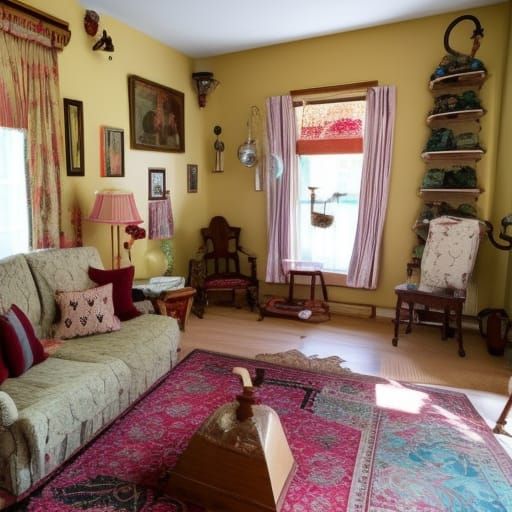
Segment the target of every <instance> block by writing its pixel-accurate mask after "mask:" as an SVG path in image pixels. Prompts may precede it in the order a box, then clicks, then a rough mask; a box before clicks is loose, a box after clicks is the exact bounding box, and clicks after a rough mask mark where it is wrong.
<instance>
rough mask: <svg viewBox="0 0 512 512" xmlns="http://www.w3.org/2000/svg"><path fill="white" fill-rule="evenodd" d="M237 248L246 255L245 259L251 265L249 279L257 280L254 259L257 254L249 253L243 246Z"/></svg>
mask: <svg viewBox="0 0 512 512" xmlns="http://www.w3.org/2000/svg"><path fill="white" fill-rule="evenodd" d="M238 250H239V251H240V252H241V253H242V254H245V255H246V256H247V259H248V260H249V264H250V265H251V279H252V280H253V281H257V280H258V277H257V272H256V259H257V256H256V255H255V254H254V253H251V252H249V251H247V250H246V249H244V248H243V247H240V246H239V247H238Z"/></svg>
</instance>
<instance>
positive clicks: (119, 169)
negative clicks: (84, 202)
mask: <svg viewBox="0 0 512 512" xmlns="http://www.w3.org/2000/svg"><path fill="white" fill-rule="evenodd" d="M100 137H101V139H100V154H101V176H103V177H108V178H123V177H124V130H123V129H122V128H112V127H111V126H102V127H101V135H100Z"/></svg>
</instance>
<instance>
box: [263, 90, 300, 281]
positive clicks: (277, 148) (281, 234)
mask: <svg viewBox="0 0 512 512" xmlns="http://www.w3.org/2000/svg"><path fill="white" fill-rule="evenodd" d="M266 104H267V137H268V155H269V163H268V165H267V169H268V172H267V187H266V190H267V225H268V256H267V272H266V277H265V279H266V281H267V282H271V283H283V282H284V281H285V279H284V274H283V271H282V266H281V262H282V260H283V259H288V258H291V257H292V255H293V236H292V231H293V226H295V205H296V202H295V200H294V198H295V197H296V194H297V192H296V189H297V155H296V152H295V145H296V137H297V130H296V126H295V113H294V110H293V104H292V98H291V96H273V97H271V98H267V102H266ZM281 170H282V172H281Z"/></svg>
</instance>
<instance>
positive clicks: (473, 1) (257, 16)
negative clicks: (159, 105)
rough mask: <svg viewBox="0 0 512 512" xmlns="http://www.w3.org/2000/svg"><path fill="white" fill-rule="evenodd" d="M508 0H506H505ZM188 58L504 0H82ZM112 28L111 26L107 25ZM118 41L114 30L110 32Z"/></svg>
mask: <svg viewBox="0 0 512 512" xmlns="http://www.w3.org/2000/svg"><path fill="white" fill-rule="evenodd" d="M502 1H505V0H502ZM80 2H81V4H82V5H83V6H84V7H85V8H87V9H93V10H95V11H97V12H98V13H99V14H100V16H101V14H102V13H105V14H109V15H110V16H112V17H114V18H116V19H118V20H121V21H123V22H125V23H126V24H127V25H130V26H131V27H134V28H137V29H139V30H141V31H142V32H144V33H146V34H148V35H150V36H151V37H153V38H155V39H157V40H159V41H162V42H163V43H165V44H166V45H168V46H171V47H173V48H175V49H177V50H179V51H181V52H182V53H184V54H185V55H188V56H190V57H196V58H200V57H210V56H213V55H220V54H223V53H231V52H235V51H240V50H247V49H250V48H258V47H261V46H268V45H272V44H277V43H283V42H288V41H296V40H299V39H307V38H310V37H316V36H322V35H327V34H333V33H336V32H343V31H348V30H355V29H360V28H364V27H371V26H374V25H382V24H385V23H392V22H396V21H403V20H408V19H413V18H421V17H423V16H430V15H433V14H440V13H443V12H450V11H456V10H463V9H469V8H471V7H477V6H482V5H490V4H496V3H500V0H387V1H386V0H253V1H251V2H249V1H247V0H80ZM107 28H108V27H107ZM112 37H113V39H114V43H115V34H112Z"/></svg>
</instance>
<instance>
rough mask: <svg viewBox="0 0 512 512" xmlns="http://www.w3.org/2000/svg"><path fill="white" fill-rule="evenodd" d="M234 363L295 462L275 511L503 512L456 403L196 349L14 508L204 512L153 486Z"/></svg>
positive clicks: (396, 386) (215, 400)
mask: <svg viewBox="0 0 512 512" xmlns="http://www.w3.org/2000/svg"><path fill="white" fill-rule="evenodd" d="M234 366H245V367H246V368H248V369H249V371H250V372H251V374H252V375H254V370H255V368H256V367H259V368H265V370H266V372H265V378H264V381H263V384H262V386H261V388H260V389H259V391H258V397H259V399H260V400H261V402H262V403H264V404H266V405H269V406H271V407H272V408H274V409H275V410H276V411H277V413H278V414H279V416H280V418H281V421H282V423H283V427H284V429H285V432H286V433H287V437H288V440H289V443H290V447H291V450H292V452H293V455H294V457H295V459H296V462H297V465H298V471H297V473H296V475H295V477H294V479H293V481H292V484H291V486H290V489H289V491H288V495H287V497H286V500H285V503H284V505H283V508H282V510H283V511H285V512H342V511H354V512H362V511H386V512H389V511H421V512H433V511H450V512H453V511H461V512H462V511H484V510H485V511H494V512H497V511H502V512H506V511H511V510H512V460H511V459H510V458H509V457H508V456H507V455H506V454H505V452H504V451H503V449H502V448H501V447H500V446H499V444H498V443H497V442H496V440H495V439H494V437H493V435H492V433H491V431H490V430H489V428H488V427H487V426H486V425H485V423H484V421H483V420H482V418H481V417H480V416H479V415H478V413H477V412H476V411H475V409H474V408H473V406H472V405H471V404H470V402H469V400H468V399H467V398H466V396H465V395H463V394H461V393H454V392H451V391H445V390H441V389H432V388H427V387H422V386H418V385H412V384H401V383H398V382H395V381H387V380H385V379H381V378H376V377H367V376H362V375H356V374H350V373H346V374H344V375H333V374H324V373H318V372H313V371H306V370H299V369H294V368H286V367H282V366H276V365H273V364H271V363H267V362H263V361H255V360H245V359H240V358H235V357H231V356H225V355H219V354H214V353H209V352H202V351H195V352H193V353H192V354H191V355H190V356H189V357H188V358H187V359H185V360H184V361H183V362H182V363H180V364H179V365H178V366H177V367H176V368H175V369H174V370H173V371H172V372H171V374H170V375H169V377H168V378H167V379H166V380H164V381H163V383H162V384H160V385H159V386H158V387H157V388H156V389H155V390H154V391H153V392H151V393H150V394H149V395H148V396H146V397H145V398H144V399H143V400H142V401H141V402H139V403H138V404H137V405H136V406H135V407H134V408H133V409H132V410H131V411H130V412H129V413H128V414H126V415H125V416H124V417H122V418H121V419H120V420H119V421H117V422H116V423H115V424H114V425H113V426H112V427H111V428H110V429H109V430H107V431H106V432H105V433H103V434H102V435H101V436H100V437H99V438H98V439H96V441H94V442H93V443H92V444H91V445H90V446H89V447H88V448H87V449H85V450H84V451H83V452H82V453H81V454H80V455H79V456H78V457H77V458H75V459H74V460H73V461H72V462H71V463H69V464H68V465H67V466H66V467H65V468H64V469H63V471H62V472H61V473H60V474H58V475H57V476H55V477H54V478H53V480H51V481H50V482H49V483H47V484H46V485H45V487H43V489H42V490H40V491H38V492H37V493H35V494H34V495H33V496H32V497H30V498H29V499H28V501H26V502H24V503H22V504H20V505H18V507H16V510H27V511H34V512H35V511H38V512H39V511H77V510H86V511H90V512H92V511H94V512H100V511H101V512H108V511H126V512H137V511H151V512H164V511H172V512H179V511H189V512H202V511H203V509H202V508H198V507H196V506H194V505H190V504H184V503H182V502H180V501H178V500H175V499H173V498H172V497H169V496H166V495H164V493H163V492H161V489H162V488H163V485H164V483H165V482H166V481H167V479H168V477H169V471H170V469H171V468H172V467H173V465H174V464H175V462H176V460H177V457H178V456H179V454H180V453H182V452H183V450H184V449H185V447H186V445H187V443H188V441H189V439H190V437H191V436H192V434H193V432H194V431H195V429H197V428H198V426H199V425H200V424H201V423H202V421H203V420H204V419H205V418H206V417H207V416H208V415H209V414H210V413H211V412H212V411H213V410H214V409H216V408H217V407H219V406H220V405H222V404H224V403H226V402H228V401H232V400H233V397H234V396H235V394H236V393H238V392H239V391H240V384H239V380H238V377H237V376H235V375H233V374H232V373H231V370H232V368H233V367H234Z"/></svg>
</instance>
